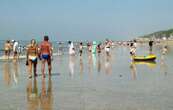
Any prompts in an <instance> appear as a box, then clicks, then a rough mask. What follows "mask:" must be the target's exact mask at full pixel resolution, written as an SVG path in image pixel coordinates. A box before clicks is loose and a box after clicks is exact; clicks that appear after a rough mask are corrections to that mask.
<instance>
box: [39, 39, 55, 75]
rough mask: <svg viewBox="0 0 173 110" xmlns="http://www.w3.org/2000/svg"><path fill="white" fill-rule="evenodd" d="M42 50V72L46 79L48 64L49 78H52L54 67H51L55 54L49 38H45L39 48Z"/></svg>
mask: <svg viewBox="0 0 173 110" xmlns="http://www.w3.org/2000/svg"><path fill="white" fill-rule="evenodd" d="M39 50H40V57H41V60H42V65H41V71H42V75H43V78H45V77H46V76H45V63H46V62H47V64H48V70H49V76H51V70H52V65H51V57H52V53H53V48H52V44H51V43H50V42H49V37H48V36H44V41H42V42H41V44H40V46H39Z"/></svg>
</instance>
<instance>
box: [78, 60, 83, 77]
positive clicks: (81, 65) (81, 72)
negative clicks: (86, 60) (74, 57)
mask: <svg viewBox="0 0 173 110" xmlns="http://www.w3.org/2000/svg"><path fill="white" fill-rule="evenodd" d="M79 67H80V75H82V74H83V59H82V58H81V57H80V61H79Z"/></svg>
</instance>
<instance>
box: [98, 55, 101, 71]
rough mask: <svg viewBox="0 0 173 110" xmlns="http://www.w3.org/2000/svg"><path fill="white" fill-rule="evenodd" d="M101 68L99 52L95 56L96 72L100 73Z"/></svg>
mask: <svg viewBox="0 0 173 110" xmlns="http://www.w3.org/2000/svg"><path fill="white" fill-rule="evenodd" d="M101 69H102V65H101V58H100V54H99V55H98V58H97V72H98V73H100V72H101Z"/></svg>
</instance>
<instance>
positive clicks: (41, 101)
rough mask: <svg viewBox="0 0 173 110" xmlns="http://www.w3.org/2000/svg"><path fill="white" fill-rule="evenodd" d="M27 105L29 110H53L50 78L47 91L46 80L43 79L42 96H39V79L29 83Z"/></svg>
mask: <svg viewBox="0 0 173 110" xmlns="http://www.w3.org/2000/svg"><path fill="white" fill-rule="evenodd" d="M27 104H28V107H27V108H28V110H37V109H41V110H52V105H53V94H52V80H51V78H49V80H48V87H47V89H46V81H45V78H42V86H41V93H40V96H39V95H38V86H37V79H36V78H34V80H33V82H32V79H31V80H29V81H28V84H27Z"/></svg>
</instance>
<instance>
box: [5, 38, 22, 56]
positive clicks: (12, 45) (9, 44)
mask: <svg viewBox="0 0 173 110" xmlns="http://www.w3.org/2000/svg"><path fill="white" fill-rule="evenodd" d="M20 49H21V46H19V43H18V42H17V41H15V40H11V41H10V40H7V41H6V42H5V44H4V53H5V57H6V58H7V59H9V57H10V54H11V51H12V53H13V58H14V59H15V58H17V57H18V56H17V55H18V54H20V53H21V51H20Z"/></svg>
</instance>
